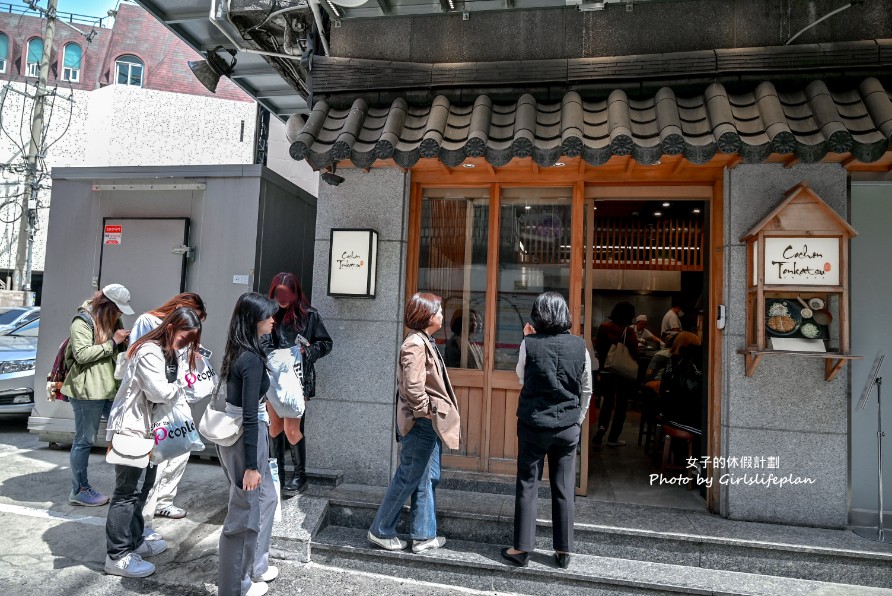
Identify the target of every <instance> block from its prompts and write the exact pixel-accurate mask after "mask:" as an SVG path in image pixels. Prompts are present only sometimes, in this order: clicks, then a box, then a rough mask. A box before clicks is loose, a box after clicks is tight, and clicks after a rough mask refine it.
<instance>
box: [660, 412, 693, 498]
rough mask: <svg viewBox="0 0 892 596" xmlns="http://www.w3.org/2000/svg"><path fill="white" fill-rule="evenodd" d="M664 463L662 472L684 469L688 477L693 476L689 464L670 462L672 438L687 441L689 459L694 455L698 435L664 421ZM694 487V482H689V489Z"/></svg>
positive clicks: (661, 468)
mask: <svg viewBox="0 0 892 596" xmlns="http://www.w3.org/2000/svg"><path fill="white" fill-rule="evenodd" d="M662 432H663V437H664V438H663V464H662V465H661V466H660V474H665V473H666V472H668V471H669V470H684V471H685V472H686V475H687V477H688V478H692V476H691V474H692V471H693V470H692V468H689V467H688V466H687V465H684V466H681V465H678V464H676V463H669V462H670V460H671V459H673V457H672V440H673V439H676V440H679V441H686V442H687V444H688V459H690V458H692V457H694V441H696V440H697V436H696V435H695V434H694V433H692V432H689V431H687V430H683V429H681V428H679V427H677V426H675V425H673V424H672V423H671V422H664V423H663V429H662ZM686 462H687V460H686ZM693 489H694V482H693V481H691V482H688V490H693Z"/></svg>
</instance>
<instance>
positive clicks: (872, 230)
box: [849, 180, 892, 526]
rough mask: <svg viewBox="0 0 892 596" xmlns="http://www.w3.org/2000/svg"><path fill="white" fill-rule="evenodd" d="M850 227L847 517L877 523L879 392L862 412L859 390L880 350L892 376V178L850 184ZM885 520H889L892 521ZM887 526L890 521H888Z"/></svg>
mask: <svg viewBox="0 0 892 596" xmlns="http://www.w3.org/2000/svg"><path fill="white" fill-rule="evenodd" d="M851 210H852V211H851V212H852V219H851V223H852V227H854V228H855V229H856V230H857V231H858V236H856V237H855V238H854V239H852V243H851V249H850V250H851V259H850V262H851V265H850V270H851V276H852V277H851V288H852V297H851V300H852V305H851V311H852V316H851V318H852V326H851V335H852V353H853V354H856V355H858V356H863V357H864V359H863V360H853V361H852V362H851V363H850V364H849V366H850V374H851V378H852V397H851V400H850V408H851V410H850V413H849V421H850V432H849V455H850V457H851V469H850V482H849V485H850V487H851V491H850V493H849V498H850V513H849V521H850V523H851V524H852V525H854V526H876V525H877V507H878V498H877V497H878V490H877V488H878V487H877V480H878V478H877V393H876V390H874V393H873V395H872V396H871V399H870V401H869V403H868V404H867V406H866V407H865V408H864V409H863V410H858V409H857V406H858V401H859V400H860V397H861V390H862V388H863V387H864V384H865V383H866V382H867V379H868V376H869V374H870V372H871V369H872V367H873V363H874V359H875V357H876V354H877V353H879V352H883V353H885V354H886V359H885V360H884V362H883V368H882V370H881V371H880V374H881V376H885V377H886V378H887V379H888V378H892V349H890V341H889V338H890V337H892V317H889V316H888V315H887V314H885V313H887V312H888V308H889V306H888V305H889V296H890V295H892V275H889V274H888V273H887V271H888V264H887V261H888V259H889V253H890V251H892V237H890V236H889V222H890V221H892V180H890V181H887V182H885V183H879V182H876V183H855V182H853V183H852V199H851ZM884 385H886V387H885V389H886V391H884V392H883V395H882V397H883V431H884V432H885V434H886V436H885V438H884V442H883V455H884V460H883V463H884V464H885V465H884V468H885V470H883V472H884V475H883V492H884V495H885V502H884V507H883V509H884V510H885V515H887V516H890V517H889V518H892V513H890V510H892V468H890V466H889V464H888V462H889V461H890V460H892V457H890V456H889V454H892V450H890V444H892V432H890V431H892V402H890V400H889V396H890V392H889V384H885V383H884ZM889 518H887V519H889ZM887 524H888V522H887Z"/></svg>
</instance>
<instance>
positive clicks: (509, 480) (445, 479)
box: [440, 470, 551, 499]
mask: <svg viewBox="0 0 892 596" xmlns="http://www.w3.org/2000/svg"><path fill="white" fill-rule="evenodd" d="M516 482H517V480H516V478H515V477H514V476H500V475H493V474H479V473H476V472H460V471H455V470H444V471H443V473H442V475H441V476H440V488H441V489H444V490H458V491H464V492H471V493H488V494H493V495H511V496H514V488H515V484H516ZM539 498H540V499H550V498H551V486H550V485H549V484H548V479H547V478H543V479H542V482H541V483H540V485H539Z"/></svg>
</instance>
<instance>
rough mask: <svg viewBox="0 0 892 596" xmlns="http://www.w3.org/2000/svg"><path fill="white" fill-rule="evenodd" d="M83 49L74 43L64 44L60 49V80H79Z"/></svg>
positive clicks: (75, 81) (73, 81) (74, 81)
mask: <svg viewBox="0 0 892 596" xmlns="http://www.w3.org/2000/svg"><path fill="white" fill-rule="evenodd" d="M83 58H84V51H83V50H82V49H81V47H80V46H79V45H77V44H76V43H69V44H66V45H65V49H64V50H63V51H62V80H63V81H71V82H72V83H77V82H79V81H80V80H81V61H82V60H83Z"/></svg>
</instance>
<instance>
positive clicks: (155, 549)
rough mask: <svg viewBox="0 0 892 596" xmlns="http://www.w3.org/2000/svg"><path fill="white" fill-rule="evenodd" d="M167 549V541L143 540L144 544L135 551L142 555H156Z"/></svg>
mask: <svg viewBox="0 0 892 596" xmlns="http://www.w3.org/2000/svg"><path fill="white" fill-rule="evenodd" d="M166 550H167V543H166V542H164V541H163V540H143V541H142V544H140V545H139V546H137V547H136V550H135V551H133V552H135V553H136V554H137V555H139V556H140V557H154V556H155V555H160V554H161V553H163V552H164V551H166Z"/></svg>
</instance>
